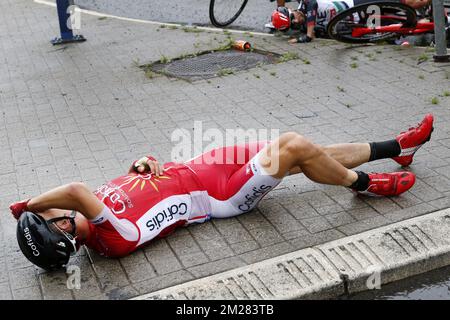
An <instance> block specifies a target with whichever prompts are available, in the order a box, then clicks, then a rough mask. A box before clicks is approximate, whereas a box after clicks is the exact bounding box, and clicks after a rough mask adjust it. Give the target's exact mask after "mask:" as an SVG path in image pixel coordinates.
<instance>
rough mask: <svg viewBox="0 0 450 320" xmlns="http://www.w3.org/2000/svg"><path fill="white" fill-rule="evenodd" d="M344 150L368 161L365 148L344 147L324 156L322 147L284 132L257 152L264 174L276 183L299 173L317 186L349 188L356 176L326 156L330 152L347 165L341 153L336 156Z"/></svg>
mask: <svg viewBox="0 0 450 320" xmlns="http://www.w3.org/2000/svg"><path fill="white" fill-rule="evenodd" d="M345 148H354V149H356V150H358V151H357V153H361V156H359V157H360V158H368V156H367V155H365V153H366V151H367V150H365V149H367V146H365V145H363V144H361V145H358V146H348V145H346V146H345V147H344V148H340V147H336V146H334V147H332V148H330V149H329V153H327V152H325V148H324V147H322V146H319V145H316V144H314V143H312V142H311V141H309V140H308V139H306V138H305V137H303V136H301V135H299V134H298V133H295V132H288V133H284V134H282V135H281V136H280V137H279V138H278V139H277V140H275V141H274V142H272V143H271V144H269V145H268V146H267V147H266V148H265V149H264V150H263V151H262V152H261V156H260V158H259V161H260V163H261V166H262V167H263V168H264V170H265V171H266V172H268V173H269V174H270V175H271V176H273V177H275V178H278V179H281V178H283V177H284V176H286V175H287V174H292V173H299V172H303V173H304V174H305V175H306V176H307V177H308V178H309V179H311V180H313V181H315V182H318V183H325V184H334V185H343V186H350V185H352V184H353V183H354V182H355V181H356V180H357V178H358V175H357V174H356V172H354V171H351V170H349V169H347V168H346V167H345V166H344V165H343V164H341V163H339V161H337V160H336V159H334V158H333V157H332V156H331V155H330V154H331V153H333V152H334V153H335V156H337V157H340V158H341V159H342V161H346V162H348V163H347V164H350V162H352V160H350V159H349V158H348V157H343V156H342V154H343V152H340V150H343V149H345ZM336 150H338V152H336ZM359 157H358V158H359Z"/></svg>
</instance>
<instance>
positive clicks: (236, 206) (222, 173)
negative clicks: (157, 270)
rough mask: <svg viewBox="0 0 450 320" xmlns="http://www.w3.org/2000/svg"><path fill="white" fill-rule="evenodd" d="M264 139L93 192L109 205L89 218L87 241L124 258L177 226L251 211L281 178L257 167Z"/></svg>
mask: <svg viewBox="0 0 450 320" xmlns="http://www.w3.org/2000/svg"><path fill="white" fill-rule="evenodd" d="M265 145H266V142H260V143H253V144H246V145H242V146H232V147H224V148H218V149H215V150H212V151H210V152H208V153H205V154H203V155H200V156H199V157H197V158H194V159H193V160H191V161H188V162H186V163H184V164H174V163H167V164H165V165H164V168H165V171H164V174H163V175H162V176H159V177H156V176H154V175H152V174H129V175H125V176H121V177H118V178H116V179H114V180H112V181H110V182H108V183H106V184H104V185H102V186H101V187H99V188H98V189H97V190H96V191H95V192H94V194H95V195H96V196H97V198H98V199H99V200H100V201H102V202H103V203H104V204H105V207H104V209H103V210H102V212H101V213H100V214H99V215H98V216H97V217H96V218H95V219H93V220H91V221H90V224H89V225H90V234H89V236H88V239H87V240H86V243H85V244H86V245H87V246H88V247H90V248H92V249H94V250H96V251H98V252H99V253H100V254H102V255H105V256H109V257H120V256H124V255H126V254H128V253H130V252H132V251H134V250H136V249H137V248H138V247H140V246H142V245H144V244H146V243H148V242H149V241H150V240H152V239H155V238H160V237H164V236H166V235H168V234H170V233H171V232H172V231H173V230H174V229H175V228H176V227H178V226H183V225H186V224H190V223H199V222H204V221H206V220H208V219H209V218H211V217H214V218H215V217H217V218H223V217H230V216H234V215H237V214H241V213H244V212H248V211H250V210H252V209H253V208H254V207H255V206H256V205H257V204H258V202H259V201H260V200H261V199H262V198H263V197H264V196H265V195H266V194H267V193H268V192H269V191H270V190H272V189H273V188H274V187H275V186H276V185H277V184H278V183H279V182H280V181H281V180H280V179H275V178H273V177H271V176H269V175H267V174H265V172H264V170H263V169H262V168H261V166H260V165H259V161H258V156H257V153H258V152H259V151H260V150H261V149H262V148H263V147H264V146H265Z"/></svg>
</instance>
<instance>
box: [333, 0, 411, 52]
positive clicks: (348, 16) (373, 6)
mask: <svg viewBox="0 0 450 320" xmlns="http://www.w3.org/2000/svg"><path fill="white" fill-rule="evenodd" d="M416 22H417V15H416V11H415V10H414V9H413V8H411V7H409V6H407V5H404V4H401V3H398V2H376V1H375V2H371V3H366V4H362V5H358V6H355V7H353V8H350V9H348V10H345V11H342V12H341V13H339V14H338V15H336V16H335V17H334V18H333V19H332V20H331V21H330V23H329V24H328V27H327V32H328V35H329V36H330V38H332V39H335V40H338V41H342V42H347V43H372V42H378V41H383V40H387V39H390V38H392V37H394V36H396V35H397V33H396V32H395V31H393V32H385V31H382V32H377V31H375V29H374V27H380V26H381V27H386V26H391V25H397V24H398V25H399V28H400V27H402V26H414V25H415V24H416Z"/></svg>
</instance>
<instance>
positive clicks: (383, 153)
mask: <svg viewBox="0 0 450 320" xmlns="http://www.w3.org/2000/svg"><path fill="white" fill-rule="evenodd" d="M369 145H370V158H369V161H374V160H378V159H386V158H392V157H396V156H398V155H400V152H401V151H402V149H401V148H400V144H399V143H398V141H397V140H395V139H393V140H388V141H382V142H371V143H369Z"/></svg>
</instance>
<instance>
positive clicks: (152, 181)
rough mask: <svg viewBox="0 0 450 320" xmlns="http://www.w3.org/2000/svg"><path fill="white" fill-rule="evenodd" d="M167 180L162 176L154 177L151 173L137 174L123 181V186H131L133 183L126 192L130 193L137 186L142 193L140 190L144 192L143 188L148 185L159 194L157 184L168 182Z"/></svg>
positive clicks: (167, 178)
mask: <svg viewBox="0 0 450 320" xmlns="http://www.w3.org/2000/svg"><path fill="white" fill-rule="evenodd" d="M169 179H170V178H169V177H167V176H164V175H162V176H159V177H156V176H154V175H153V174H151V173H146V174H138V175H133V176H129V177H128V178H127V180H125V181H124V182H125V183H124V184H131V183H133V182H134V183H133V185H132V186H131V188H130V189H129V190H128V191H132V190H133V189H134V188H136V187H137V186H139V187H140V189H141V191H142V190H144V188H145V186H146V185H147V184H148V185H150V186H152V187H153V189H155V191H156V192H159V189H158V184H159V183H160V182H161V180H169Z"/></svg>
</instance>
